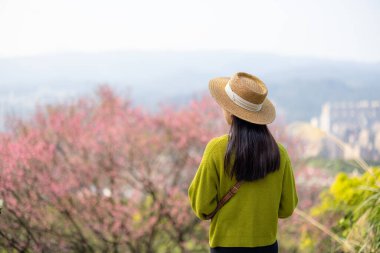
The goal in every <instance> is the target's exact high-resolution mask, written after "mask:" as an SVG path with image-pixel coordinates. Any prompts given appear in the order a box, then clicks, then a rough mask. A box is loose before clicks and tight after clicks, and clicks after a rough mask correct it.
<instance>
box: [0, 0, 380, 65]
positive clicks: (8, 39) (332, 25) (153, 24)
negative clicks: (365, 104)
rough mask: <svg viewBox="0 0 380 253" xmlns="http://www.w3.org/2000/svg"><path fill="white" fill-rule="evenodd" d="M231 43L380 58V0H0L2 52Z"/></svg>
mask: <svg viewBox="0 0 380 253" xmlns="http://www.w3.org/2000/svg"><path fill="white" fill-rule="evenodd" d="M131 49H132V50H133V49H142V50H146V49H148V50H199V49H205V50H209V49H212V50H216V49H232V50H241V51H251V52H263V53H272V54H279V55H296V56H311V57H318V58H328V59H338V60H354V61H362V62H380V1H377V0H372V1H370V0H360V1H359V0H341V1H338V0H318V1H315V0H299V1H295V0H290V1H286V0H282V1H280V0H278V1H276V0H265V1H264V0H262V1H254V0H191V1H190V0H189V1H182V0H150V1H148V0H134V1H127V0H119V1H118V0H103V1H101V0H0V57H1V58H3V57H14V56H26V55H35V54H41V53H51V52H53V53H56V52H66V51H85V52H98V51H115V50H131Z"/></svg>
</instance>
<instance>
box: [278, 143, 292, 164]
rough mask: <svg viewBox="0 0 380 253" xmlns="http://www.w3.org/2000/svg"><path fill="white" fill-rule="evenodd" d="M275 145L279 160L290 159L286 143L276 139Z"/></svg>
mask: <svg viewBox="0 0 380 253" xmlns="http://www.w3.org/2000/svg"><path fill="white" fill-rule="evenodd" d="M277 145H278V149H279V151H280V156H281V160H283V159H284V160H287V159H290V157H289V154H288V150H287V147H286V145H285V144H283V143H281V142H278V141H277Z"/></svg>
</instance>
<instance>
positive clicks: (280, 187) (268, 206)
mask: <svg viewBox="0 0 380 253" xmlns="http://www.w3.org/2000/svg"><path fill="white" fill-rule="evenodd" d="M209 89H210V92H211V95H212V96H213V97H214V99H215V100H216V102H217V103H218V104H219V105H220V106H221V108H222V110H223V112H224V116H225V119H226V121H227V123H228V124H230V125H231V127H230V133H229V134H226V135H223V136H220V137H217V138H214V139H212V140H211V141H209V143H208V144H207V146H206V149H205V151H204V154H203V157H202V161H201V163H200V165H199V168H198V171H197V172H196V174H195V176H194V179H193V180H192V182H191V184H190V186H189V190H188V194H189V199H190V203H191V207H192V209H193V210H194V213H195V214H196V216H197V217H198V218H200V219H202V220H205V219H207V218H206V216H207V215H208V214H210V213H212V212H213V211H214V210H215V208H216V206H217V202H218V201H219V200H220V199H221V198H222V197H223V196H224V195H225V194H226V193H227V192H228V191H229V190H230V189H231V187H232V186H234V185H235V184H236V183H237V182H238V181H242V182H244V183H242V184H241V186H240V188H239V190H238V191H237V192H236V194H235V195H234V196H233V197H232V198H231V199H230V200H229V202H227V203H226V204H225V205H224V206H223V207H222V208H221V209H220V210H219V211H217V212H216V214H215V216H214V217H213V218H212V219H211V224H210V231H209V237H210V238H209V244H210V252H211V253H217V252H233V253H238V252H260V253H265V252H278V244H277V238H276V233H277V222H278V218H286V217H289V216H290V215H292V213H293V210H294V209H295V207H296V205H297V203H298V197H297V193H296V188H295V183H294V176H293V171H292V165H291V161H290V158H289V156H288V153H287V151H286V149H285V147H284V146H283V145H282V144H280V143H278V142H276V140H275V139H274V138H273V136H272V134H271V133H270V131H269V129H268V128H267V124H269V123H271V122H273V120H274V119H275V117H276V111H275V108H274V106H273V104H272V103H271V101H270V100H269V99H268V98H267V94H268V90H267V88H266V86H265V84H264V83H263V82H262V81H261V80H260V79H259V78H257V77H255V76H253V75H250V74H247V73H243V72H239V73H236V74H235V75H233V76H232V77H231V78H214V79H212V80H211V81H210V83H209Z"/></svg>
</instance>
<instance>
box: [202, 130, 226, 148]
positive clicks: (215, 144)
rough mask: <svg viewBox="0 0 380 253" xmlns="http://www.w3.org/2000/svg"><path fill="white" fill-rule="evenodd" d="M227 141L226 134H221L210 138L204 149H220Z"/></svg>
mask: <svg viewBox="0 0 380 253" xmlns="http://www.w3.org/2000/svg"><path fill="white" fill-rule="evenodd" d="M227 143H228V134H223V135H220V136H217V137H214V138H212V139H211V140H210V141H209V142H208V143H207V146H206V151H208V152H211V151H213V150H215V149H220V148H223V147H224V146H226V145H227Z"/></svg>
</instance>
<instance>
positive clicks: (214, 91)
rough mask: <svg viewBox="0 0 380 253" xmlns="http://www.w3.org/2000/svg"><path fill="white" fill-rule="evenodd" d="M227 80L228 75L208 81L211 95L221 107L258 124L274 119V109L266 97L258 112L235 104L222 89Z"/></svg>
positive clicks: (264, 123)
mask: <svg viewBox="0 0 380 253" xmlns="http://www.w3.org/2000/svg"><path fill="white" fill-rule="evenodd" d="M229 80H230V78H229V77H218V78H214V79H211V80H210V82H209V90H210V93H211V96H212V97H213V98H214V99H215V100H216V102H217V103H218V104H219V105H220V106H221V107H222V108H223V109H225V110H226V111H228V112H230V113H232V114H233V115H235V116H237V117H239V118H241V119H243V120H246V121H248V122H251V123H255V124H259V125H266V124H270V123H272V122H273V121H274V119H275V118H276V109H275V107H274V105H273V104H272V102H271V101H270V100H269V99H268V98H265V100H264V102H263V105H262V107H261V110H260V111H258V112H253V111H249V110H246V109H244V108H242V107H240V106H238V105H237V104H235V103H234V102H233V101H232V100H231V99H230V98H229V97H228V95H227V93H226V91H225V90H224V88H225V87H226V85H227V83H228V81H229Z"/></svg>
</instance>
